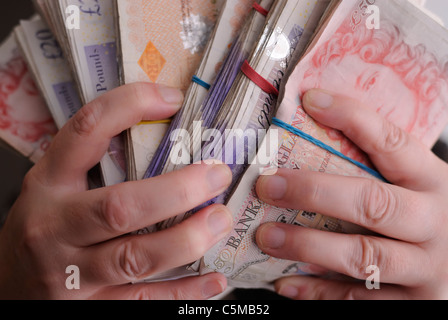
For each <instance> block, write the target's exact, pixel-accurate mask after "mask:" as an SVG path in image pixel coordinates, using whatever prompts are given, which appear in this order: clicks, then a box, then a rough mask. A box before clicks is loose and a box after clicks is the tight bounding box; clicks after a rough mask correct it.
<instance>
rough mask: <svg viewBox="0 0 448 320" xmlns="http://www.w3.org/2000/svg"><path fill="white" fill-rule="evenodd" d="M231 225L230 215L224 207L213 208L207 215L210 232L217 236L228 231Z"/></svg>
mask: <svg viewBox="0 0 448 320" xmlns="http://www.w3.org/2000/svg"><path fill="white" fill-rule="evenodd" d="M231 225H232V217H231V215H230V213H229V212H228V211H227V210H226V209H224V208H219V209H217V210H215V211H214V212H212V213H211V214H210V215H209V217H208V227H209V228H210V232H211V233H212V234H213V235H215V236H217V237H219V236H223V235H224V234H227V233H228V232H229V231H230V228H231Z"/></svg>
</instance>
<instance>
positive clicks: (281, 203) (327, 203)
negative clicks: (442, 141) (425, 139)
mask: <svg viewBox="0 0 448 320" xmlns="http://www.w3.org/2000/svg"><path fill="white" fill-rule="evenodd" d="M256 191H257V194H258V196H259V197H260V199H261V200H263V201H264V202H267V203H269V204H271V205H274V206H277V207H281V208H290V209H297V210H304V211H308V212H318V213H320V214H323V215H325V216H331V217H334V218H338V219H341V220H343V221H347V222H351V223H353V224H355V225H359V226H362V227H364V228H367V229H369V230H372V231H374V232H377V233H380V234H383V235H386V236H388V237H392V238H396V239H400V240H404V241H409V242H419V243H422V242H425V241H428V240H430V239H432V238H433V237H434V236H435V234H434V230H436V229H437V228H436V226H437V224H438V223H439V222H438V221H439V220H440V219H437V218H436V217H437V215H436V214H435V213H436V212H438V210H436V208H433V203H434V201H431V200H430V199H429V198H428V199H427V198H426V197H425V196H422V195H420V194H418V193H417V192H416V191H409V190H406V189H403V188H401V187H397V186H394V185H390V184H386V183H382V182H379V181H376V180H370V179H361V178H355V177H342V176H336V175H329V174H322V173H319V172H312V171H308V170H279V171H278V172H277V174H276V175H274V176H263V177H261V178H260V179H259V180H258V182H257V186H256ZM422 212H434V214H433V215H431V216H429V217H428V216H427V215H424V214H422ZM404 222H405V223H404ZM397 226H399V227H397Z"/></svg>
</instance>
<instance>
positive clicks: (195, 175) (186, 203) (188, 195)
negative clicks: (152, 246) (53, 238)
mask: <svg viewBox="0 0 448 320" xmlns="http://www.w3.org/2000/svg"><path fill="white" fill-rule="evenodd" d="M231 181H232V172H231V171H230V169H229V167H228V166H227V165H224V164H204V163H202V164H194V165H191V166H188V167H185V168H183V169H182V170H179V171H176V172H172V173H169V174H166V175H163V176H159V177H155V178H152V179H148V180H142V181H136V182H127V183H123V184H120V185H117V186H113V187H109V188H102V189H97V190H92V191H87V192H84V193H80V194H78V195H75V196H70V198H68V199H67V200H66V202H65V208H68V209H66V211H65V214H64V215H62V216H60V217H56V218H57V219H60V222H59V225H60V227H59V228H58V229H59V230H61V232H63V234H61V238H63V239H66V241H67V242H69V243H71V244H74V245H77V246H89V245H92V244H96V243H99V242H103V241H106V240H109V239H112V238H115V237H118V236H122V235H124V234H127V233H129V232H133V231H137V230H139V229H142V228H145V227H148V226H152V225H154V224H156V223H158V222H161V221H164V220H166V219H168V218H171V217H175V216H177V215H179V214H183V213H185V212H187V211H189V210H190V209H193V208H195V207H197V206H199V205H201V204H203V203H205V202H206V201H208V200H209V199H212V198H214V197H216V196H218V195H219V194H221V193H222V192H224V191H225V190H226V188H227V187H228V186H229V184H230V182H231Z"/></svg>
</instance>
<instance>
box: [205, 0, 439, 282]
mask: <svg viewBox="0 0 448 320" xmlns="http://www.w3.org/2000/svg"><path fill="white" fill-rule="evenodd" d="M367 2H368V3H369V4H371V5H372V4H374V5H375V6H377V7H378V8H379V9H380V12H381V21H380V22H381V27H380V28H379V29H375V28H368V27H367V24H366V21H367V19H368V17H369V14H368V12H367V11H366V10H365V9H363V8H366V4H367ZM333 4H335V6H334V9H333V10H332V12H331V13H330V14H328V15H327V19H326V20H325V21H323V22H322V23H321V24H320V27H319V28H318V30H317V34H316V35H315V37H314V40H313V41H312V43H311V44H310V46H309V47H308V49H307V51H306V53H305V54H304V55H303V57H302V58H301V59H300V61H299V63H298V64H297V65H296V66H295V67H294V69H293V72H292V73H291V74H290V76H289V77H288V79H287V81H285V82H284V83H283V87H282V88H281V90H283V95H282V99H281V101H280V103H279V108H278V111H277V114H276V117H277V118H279V119H280V120H281V121H283V122H284V123H286V124H288V125H290V126H292V127H294V128H296V129H299V130H301V131H302V132H305V133H307V134H308V135H310V136H312V137H314V138H315V139H318V140H320V141H322V142H323V143H325V144H326V145H328V146H330V147H332V148H333V149H335V150H337V151H339V152H342V153H343V154H344V155H346V156H349V157H350V158H352V159H355V160H358V161H359V162H360V163H365V164H366V165H369V161H368V159H367V157H366V155H365V154H363V153H362V152H361V151H360V149H358V148H357V147H356V146H355V145H354V144H353V143H351V142H350V141H349V140H348V139H347V138H345V137H344V136H343V135H342V134H341V133H340V132H338V131H335V130H333V129H330V128H327V127H324V126H322V125H321V124H319V123H317V122H315V121H314V120H313V119H312V118H310V117H309V116H308V115H307V114H306V113H305V111H304V110H303V108H302V107H301V97H302V96H303V94H304V92H305V91H307V90H308V89H311V88H316V87H317V88H324V89H327V90H332V91H336V92H339V93H341V94H345V95H347V96H349V97H352V98H356V99H358V100H360V101H361V102H363V103H365V104H366V105H370V106H372V108H375V110H376V111H377V112H378V113H380V114H381V115H383V116H384V117H385V118H386V119H388V120H389V121H391V122H393V123H395V124H396V125H398V126H400V127H401V128H403V129H404V130H406V131H407V132H409V133H410V134H412V135H414V136H415V137H416V138H418V139H419V140H420V141H421V142H423V143H424V144H426V145H427V146H428V148H429V147H430V146H432V144H433V143H434V142H435V140H436V139H437V137H438V136H439V135H440V133H441V131H442V130H443V128H444V127H445V125H446V123H447V121H448V109H447V106H448V95H447V93H448V90H447V89H448V88H447V86H448V69H447V63H446V61H447V60H446V58H447V57H446V56H443V54H444V53H446V52H448V41H447V40H446V39H447V36H448V35H447V30H446V29H444V28H442V27H441V26H440V25H438V24H437V23H436V22H435V21H434V20H432V19H431V18H429V17H428V16H426V15H425V14H423V13H422V11H420V10H418V9H417V8H415V7H414V6H412V5H410V4H409V3H408V2H407V1H406V0H397V1H388V0H376V1H365V0H344V1H336V2H333ZM270 130H277V131H278V136H279V139H278V144H277V149H276V150H275V152H273V154H272V156H271V162H270V164H269V165H268V166H267V168H269V167H273V168H278V167H281V168H290V169H295V170H313V171H320V172H326V173H330V174H338V175H347V176H357V177H365V178H369V179H376V178H375V177H373V176H372V175H370V174H369V173H368V172H367V171H365V170H363V169H361V168H360V167H358V166H355V165H354V164H352V163H351V162H349V161H347V160H344V159H343V158H342V157H339V156H337V155H335V154H333V153H332V152H329V151H328V150H326V149H323V148H320V147H317V146H316V145H315V144H313V143H312V142H310V141H309V140H306V139H303V138H300V137H299V136H297V135H295V134H293V133H291V132H290V131H289V130H284V129H283V128H280V127H277V126H275V125H273V126H271V128H270ZM264 169H266V167H263V166H261V165H260V164H258V163H254V164H253V165H251V166H250V167H249V168H248V170H247V171H246V173H245V174H244V176H243V178H242V180H241V181H240V183H239V184H238V186H237V188H236V190H235V192H234V193H233V195H232V197H231V198H230V200H229V201H228V203H227V206H228V208H229V209H230V211H231V212H233V213H234V229H233V231H232V232H231V233H230V234H229V235H228V236H227V237H226V238H225V239H224V240H223V241H221V242H220V243H219V244H217V245H216V246H215V247H214V248H212V249H211V250H210V251H209V252H207V254H206V255H205V257H204V259H203V260H202V272H203V273H206V272H210V271H218V272H221V273H223V274H224V275H226V277H227V278H228V279H229V281H230V285H233V286H238V287H261V286H265V285H267V284H268V283H270V282H271V281H273V280H275V279H278V278H280V277H285V276H291V275H296V274H302V275H303V274H312V273H313V270H312V268H311V267H310V266H309V265H307V264H305V263H302V262H297V261H284V260H280V259H274V258H272V257H269V256H267V255H266V254H264V253H263V252H262V251H261V250H260V249H259V248H258V247H257V246H256V244H255V243H254V235H255V231H256V230H257V227H258V226H259V225H260V224H262V223H265V222H273V221H277V222H283V223H289V224H295V225H297V226H301V227H309V228H317V229H321V230H326V231H332V232H343V233H362V232H367V231H366V230H362V229H361V228H360V227H358V226H355V225H352V224H349V223H346V222H344V221H341V220H338V219H333V218H329V217H325V216H322V215H321V214H318V213H312V212H306V211H303V210H290V209H281V208H277V207H273V206H270V205H267V204H266V203H263V202H262V201H261V200H259V199H258V197H257V195H256V192H255V189H254V186H255V183H256V180H257V179H258V177H259V175H260V172H263V170H264ZM341 192H343V190H341ZM303 245H304V246H306V245H307V244H306V243H304V244H303Z"/></svg>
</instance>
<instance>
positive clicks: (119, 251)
mask: <svg viewBox="0 0 448 320" xmlns="http://www.w3.org/2000/svg"><path fill="white" fill-rule="evenodd" d="M231 225H232V216H231V214H230V212H229V211H228V209H227V208H226V207H225V206H222V205H215V206H211V207H208V208H206V209H204V210H201V211H200V212H198V213H196V214H194V215H193V216H192V217H190V218H189V219H187V220H185V221H184V222H182V223H181V224H179V225H177V226H175V227H173V228H170V229H166V230H164V231H160V232H155V233H151V234H147V235H135V236H128V237H122V238H119V239H116V240H113V241H109V242H105V243H103V244H99V245H97V246H92V247H89V248H87V249H85V250H84V251H83V253H82V257H81V259H82V261H81V265H80V269H81V270H85V271H84V276H83V277H84V279H85V281H87V282H88V283H89V284H95V285H117V284H124V283H131V282H138V281H141V280H144V279H147V278H148V277H150V276H153V275H157V274H159V273H161V272H165V271H167V270H171V269H173V268H176V267H180V266H183V265H186V264H189V263H192V262H194V261H196V260H198V259H200V258H201V257H202V256H203V255H204V254H205V252H206V251H207V250H208V249H209V248H211V247H212V246H213V245H214V244H216V243H217V242H218V241H219V240H221V238H223V237H224V236H225V235H226V234H227V233H228V232H229V231H230V230H231Z"/></svg>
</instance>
